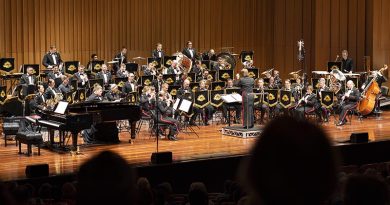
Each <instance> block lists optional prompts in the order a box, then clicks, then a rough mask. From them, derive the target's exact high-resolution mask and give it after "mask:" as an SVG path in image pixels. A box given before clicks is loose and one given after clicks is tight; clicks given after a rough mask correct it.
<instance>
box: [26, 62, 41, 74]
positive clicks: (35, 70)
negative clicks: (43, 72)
mask: <svg viewBox="0 0 390 205" xmlns="http://www.w3.org/2000/svg"><path fill="white" fill-rule="evenodd" d="M28 67H32V68H33V69H34V71H33V74H34V75H35V76H39V75H40V72H39V64H23V66H22V69H23V74H27V68H28Z"/></svg>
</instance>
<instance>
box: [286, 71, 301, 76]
mask: <svg viewBox="0 0 390 205" xmlns="http://www.w3.org/2000/svg"><path fill="white" fill-rule="evenodd" d="M301 71H302V70H298V71H294V72H291V73H289V75H296V74H298V73H300V72H301Z"/></svg>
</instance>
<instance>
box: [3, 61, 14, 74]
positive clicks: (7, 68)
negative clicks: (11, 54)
mask: <svg viewBox="0 0 390 205" xmlns="http://www.w3.org/2000/svg"><path fill="white" fill-rule="evenodd" d="M14 68H15V58H0V70H2V71H4V72H6V73H9V72H11V71H12V70H13V69H14Z"/></svg>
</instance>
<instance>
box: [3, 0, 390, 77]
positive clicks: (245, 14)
mask: <svg viewBox="0 0 390 205" xmlns="http://www.w3.org/2000/svg"><path fill="white" fill-rule="evenodd" d="M375 2H376V3H375V4H373V3H372V0H240V1H237V0H191V1H187V0H185V1H183V0H82V1H80V0H56V1H53V0H0V30H1V32H0V56H1V57H15V58H16V64H17V65H18V66H19V65H21V64H23V63H40V62H41V59H42V56H43V55H44V53H45V52H47V50H48V47H49V45H51V44H55V45H56V46H57V48H58V50H59V51H60V53H61V54H62V57H63V59H64V60H80V61H81V62H82V63H83V64H85V63H86V62H87V61H88V59H89V56H90V54H92V53H97V54H98V55H99V56H100V58H102V59H105V60H111V59H112V57H113V56H114V54H115V53H117V52H118V51H119V49H120V48H121V47H122V46H126V47H127V48H128V49H129V54H128V56H129V57H135V56H148V55H150V51H151V50H152V49H153V47H154V45H155V43H157V42H162V43H163V44H164V48H165V50H166V51H167V52H168V53H173V52H176V51H178V50H181V49H182V48H183V46H184V44H185V42H186V41H187V40H191V41H192V42H193V43H194V46H195V47H196V48H197V49H198V50H199V51H201V52H203V51H205V50H206V49H209V48H215V49H216V50H217V51H219V48H221V47H224V46H232V47H234V52H236V53H239V52H240V51H241V50H254V51H255V64H256V66H258V67H260V68H261V69H262V70H264V69H265V68H271V67H275V68H277V69H279V70H281V72H282V75H283V76H284V77H286V76H287V73H288V72H291V71H293V70H297V69H300V68H301V66H300V64H299V63H298V61H297V57H296V56H297V47H296V41H297V40H299V39H301V38H303V39H304V40H305V46H306V53H307V55H306V61H305V62H306V67H307V69H308V71H310V70H314V69H325V66H326V62H327V61H329V60H334V58H335V57H336V54H337V53H340V51H341V50H342V49H348V50H349V51H350V55H351V56H352V57H353V58H354V59H355V62H356V65H357V67H358V69H361V68H362V67H363V61H362V59H363V56H365V55H369V56H371V55H373V53H378V52H379V51H374V50H375V49H377V50H380V57H379V56H378V58H376V57H374V58H373V59H374V64H375V65H376V64H377V63H376V60H379V59H380V60H384V59H385V57H384V56H385V55H387V56H388V54H389V52H388V51H389V48H390V45H389V44H390V43H389V35H387V33H388V32H387V30H384V29H382V28H380V27H384V26H386V27H387V28H386V29H388V28H389V26H388V24H389V22H390V21H389V14H388V13H387V11H388V9H389V2H388V1H387V0H378V1H375ZM378 2H379V3H378ZM374 8H375V10H377V9H378V10H380V11H381V12H380V13H378V12H373V11H372V10H373V9H374ZM373 13H374V14H373ZM374 17H375V18H374ZM373 19H375V20H380V21H378V22H377V21H374V22H375V24H377V26H376V28H377V29H373ZM374 26H375V25H374ZM373 30H374V31H376V32H375V33H378V34H380V36H379V37H378V38H376V37H374V36H375V35H374V34H373ZM384 40H386V42H387V44H383V43H382V42H383V41H384ZM373 42H375V43H373ZM373 44H374V45H373ZM387 58H388V57H387ZM385 60H388V59H385ZM380 64H382V63H380Z"/></svg>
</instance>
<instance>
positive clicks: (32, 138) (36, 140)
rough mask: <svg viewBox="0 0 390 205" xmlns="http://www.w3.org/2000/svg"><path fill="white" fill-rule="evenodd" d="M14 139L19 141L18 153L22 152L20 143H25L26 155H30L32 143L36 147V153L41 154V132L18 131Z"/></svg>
mask: <svg viewBox="0 0 390 205" xmlns="http://www.w3.org/2000/svg"><path fill="white" fill-rule="evenodd" d="M15 140H17V141H18V143H19V154H22V148H21V145H22V144H26V145H27V156H31V155H32V148H31V147H32V145H35V146H37V147H38V155H41V144H43V138H42V134H41V133H39V132H31V131H26V132H18V133H17V134H16V137H15Z"/></svg>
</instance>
